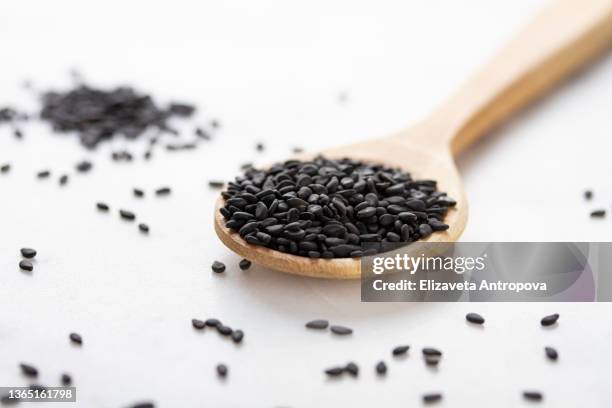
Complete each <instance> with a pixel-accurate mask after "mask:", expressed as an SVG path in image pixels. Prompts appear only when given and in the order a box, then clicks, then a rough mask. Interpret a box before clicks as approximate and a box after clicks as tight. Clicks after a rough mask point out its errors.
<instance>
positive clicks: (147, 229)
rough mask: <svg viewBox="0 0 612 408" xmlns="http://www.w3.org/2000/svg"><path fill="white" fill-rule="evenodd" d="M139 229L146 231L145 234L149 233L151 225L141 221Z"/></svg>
mask: <svg viewBox="0 0 612 408" xmlns="http://www.w3.org/2000/svg"><path fill="white" fill-rule="evenodd" d="M138 229H139V230H140V232H142V233H144V234H148V233H149V226H148V225H147V224H145V223H142V222H141V223H140V224H138Z"/></svg>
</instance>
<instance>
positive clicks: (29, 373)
mask: <svg viewBox="0 0 612 408" xmlns="http://www.w3.org/2000/svg"><path fill="white" fill-rule="evenodd" d="M19 367H20V368H21V372H22V373H23V375H25V376H26V377H32V378H36V377H38V369H37V368H36V367H34V366H33V365H30V364H26V363H21V364H19Z"/></svg>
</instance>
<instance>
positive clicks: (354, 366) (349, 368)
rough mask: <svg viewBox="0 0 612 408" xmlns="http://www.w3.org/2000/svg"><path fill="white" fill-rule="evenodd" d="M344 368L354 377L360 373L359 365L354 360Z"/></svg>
mask: <svg viewBox="0 0 612 408" xmlns="http://www.w3.org/2000/svg"><path fill="white" fill-rule="evenodd" d="M344 370H345V371H346V372H347V373H349V374H350V375H352V376H353V377H357V376H358V375H359V366H358V365H357V364H355V363H353V362H350V363H348V364H347V365H346V366H345V367H344Z"/></svg>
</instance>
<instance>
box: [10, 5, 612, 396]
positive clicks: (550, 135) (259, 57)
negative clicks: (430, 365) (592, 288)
mask: <svg viewBox="0 0 612 408" xmlns="http://www.w3.org/2000/svg"><path fill="white" fill-rule="evenodd" d="M540 4H541V3H540V2H538V1H513V2H502V1H495V2H492V1H484V0H483V1H480V0H471V1H466V2H453V1H412V2H408V1H389V0H386V1H377V2H366V1H340V0H337V1H323V0H321V1H318V0H317V1H309V2H293V1H281V0H278V1H277V0H266V1H258V2H253V1H222V2H219V1H194V2H186V1H173V2H163V3H162V2H126V1H105V2H99V3H98V4H94V3H93V2H83V1H65V0H62V1H59V0H57V1H40V2H34V1H23V0H19V1H11V0H4V1H2V3H0V39H1V40H0V43H1V46H0V72H1V73H2V75H0V105H1V104H3V103H17V104H18V105H19V106H20V107H22V108H24V109H26V108H34V107H35V106H36V104H35V103H34V100H33V98H32V95H30V94H29V93H27V92H26V91H24V90H23V89H22V87H21V82H22V81H23V80H25V79H31V80H32V81H33V83H34V86H35V87H38V88H41V89H47V88H48V87H54V86H59V87H61V86H65V85H67V84H69V76H68V70H69V69H70V68H77V69H79V70H81V71H82V72H83V74H84V75H85V77H86V78H87V79H89V80H90V81H91V82H93V83H94V84H97V85H103V86H107V85H108V86H111V85H116V84H120V83H130V84H134V85H136V86H137V87H139V88H141V89H143V90H146V91H151V92H153V93H154V94H155V96H156V97H158V98H159V99H160V100H162V101H168V100H170V99H171V98H175V99H180V100H188V101H193V102H194V103H197V105H198V106H199V107H200V108H201V110H200V115H199V118H202V121H203V123H206V122H205V121H206V120H208V118H210V117H218V118H219V119H220V120H221V122H222V130H221V131H220V132H219V133H218V135H217V136H216V138H215V139H214V141H212V142H210V143H207V144H203V145H202V146H201V148H200V149H198V150H196V151H193V152H184V153H174V154H167V153H166V152H164V151H159V152H158V154H157V155H156V156H155V157H154V160H152V161H151V162H150V163H145V162H143V161H142V160H138V161H137V162H135V163H132V164H124V165H117V164H114V163H111V161H110V158H109V152H110V150H111V149H110V146H103V147H102V148H101V149H99V150H98V151H97V152H95V153H88V152H86V151H84V150H83V149H81V147H80V146H79V145H78V143H77V141H76V139H75V138H72V137H62V136H56V135H53V136H52V135H50V132H49V131H48V127H46V126H45V125H40V124H35V125H32V126H28V127H27V128H25V129H24V131H25V133H26V136H25V139H24V140H23V141H21V142H18V141H15V140H14V138H13V137H12V136H11V132H10V129H8V128H0V163H4V162H11V163H12V164H13V171H12V172H11V173H10V174H8V175H2V176H0V231H1V232H2V233H1V234H0V385H6V386H21V385H27V381H26V379H25V378H23V377H22V376H21V374H20V372H19V370H18V366H17V365H18V363H19V362H21V361H25V362H30V363H32V364H34V365H36V366H37V367H38V368H39V370H40V372H41V376H40V378H39V381H38V382H39V383H42V384H45V385H57V384H58V383H59V376H60V374H61V373H62V372H64V371H66V372H69V373H71V374H72V375H73V377H74V380H75V385H76V386H77V388H78V400H79V403H78V404H77V405H78V406H80V407H101V408H105V407H124V406H128V405H129V404H131V403H134V402H137V401H141V400H153V401H155V402H156V404H157V405H156V406H158V407H177V406H181V407H200V406H217V407H226V406H227V407H232V406H241V407H244V406H252V407H272V406H291V407H313V406H349V405H350V406H354V407H366V406H368V407H371V406H385V407H386V406H389V407H405V406H415V405H419V404H421V402H420V398H421V394H422V393H424V392H427V391H441V392H443V393H444V398H445V400H444V402H443V403H442V404H441V405H442V406H493V405H494V406H503V407H510V406H523V405H528V404H526V403H525V402H524V401H523V400H522V398H521V392H522V391H523V390H524V389H531V388H533V389H538V390H541V391H543V392H544V393H545V401H544V402H543V403H542V404H541V405H542V406H550V407H552V406H555V407H559V406H567V407H570V406H577V405H578V404H580V405H582V406H589V407H596V406H606V405H607V406H609V404H610V402H611V401H612V390H611V389H610V386H609V379H608V376H607V374H606V373H607V372H608V371H609V370H608V369H609V367H610V364H611V363H612V354H611V353H610V344H611V340H612V330H611V326H610V324H609V316H610V312H611V311H612V308H611V307H610V306H609V305H607V304H361V303H360V302H359V283H358V282H330V281H319V280H312V279H301V278H296V277H293V276H286V275H284V274H280V273H275V272H272V271H268V270H264V269H262V268H258V267H253V268H251V270H249V271H247V272H242V271H240V270H239V269H238V268H237V263H238V261H239V258H238V257H237V256H235V255H233V254H232V253H230V252H229V251H228V250H227V249H225V248H224V247H223V246H222V245H221V244H220V242H219V241H218V240H217V239H216V237H215V235H214V233H213V229H212V204H213V201H214V199H215V197H216V194H217V193H216V192H214V191H211V190H210V189H209V188H208V187H207V184H206V183H207V181H208V180H209V179H218V178H227V177H228V176H229V175H233V174H236V173H237V172H238V169H239V165H240V164H241V163H243V162H245V161H255V163H269V162H270V161H272V160H275V159H282V158H284V157H286V156H287V155H288V154H289V152H290V149H291V148H292V147H293V146H304V147H306V148H308V149H310V150H316V149H317V148H320V147H326V146H331V145H336V144H342V143H346V142H349V141H354V140H358V139H367V138H371V137H376V136H384V135H386V134H388V133H390V132H392V131H394V130H397V129H400V128H402V127H403V126H405V125H407V124H409V123H411V122H415V121H416V120H418V119H419V118H421V117H423V116H424V115H425V114H426V113H427V112H430V111H431V110H432V109H433V108H434V107H436V106H437V105H438V104H440V103H441V102H442V101H443V100H444V98H445V97H447V96H448V95H449V94H450V93H452V92H453V91H454V90H455V89H456V88H457V87H458V86H459V85H460V84H461V83H462V82H463V81H464V79H465V78H466V77H468V76H469V75H470V73H472V72H474V70H475V69H477V68H478V67H479V66H481V65H482V64H483V62H484V61H486V60H487V59H488V58H489V57H491V56H492V55H493V53H494V51H495V50H496V49H497V48H499V46H501V45H502V44H503V42H504V41H505V40H507V39H508V38H510V37H511V36H512V33H514V32H515V31H516V30H517V29H518V28H519V27H520V26H521V24H522V23H524V22H525V21H527V19H528V18H529V16H531V15H532V14H533V12H534V11H535V10H537V9H538V7H539V6H540ZM340 92H346V93H347V94H348V101H347V103H346V104H339V103H338V93H340ZM611 96H612V58H610V57H607V58H605V59H603V60H602V61H601V62H600V63H599V64H597V65H596V66H594V67H593V68H592V69H590V70H588V71H586V72H585V73H584V74H582V75H580V76H579V77H578V78H576V80H574V81H573V82H571V83H570V84H567V85H566V86H564V87H562V88H561V89H560V90H559V91H557V92H555V93H554V94H553V95H551V96H550V97H548V98H546V99H545V100H543V101H542V102H540V103H538V104H537V105H536V106H534V107H533V108H531V109H529V110H528V111H526V112H524V113H523V114H521V115H519V116H518V117H517V118H515V119H514V120H513V121H512V122H511V123H509V124H507V125H506V126H504V127H503V128H501V129H498V130H497V131H496V132H494V133H493V134H491V135H489V137H488V138H487V139H486V140H484V141H483V142H482V143H479V144H478V145H477V146H475V148H474V149H472V150H471V151H469V152H468V153H467V154H466V155H464V156H463V157H462V158H461V159H460V161H459V166H460V170H461V172H462V174H463V176H464V178H465V187H466V191H467V194H468V197H469V202H470V220H469V223H468V227H467V230H466V231H465V234H464V236H463V239H464V240H466V241H468V240H474V241H490V240H508V241H511V240H521V241H529V240H533V241H539V240H553V241H555V240H559V241H562V240H571V241H580V240H591V241H597V240H604V241H608V240H610V238H612V224H611V222H612V221H610V220H591V219H589V217H588V212H589V211H590V210H591V209H592V208H594V207H599V206H601V207H603V208H609V207H610V202H612V187H611V186H610V174H611V167H612V162H611V161H610V159H609V155H610V153H609V152H610V147H611V145H612V143H611V142H610V140H611V136H612V115H610V97H611ZM187 130H188V131H190V127H189V128H187ZM257 141H262V142H264V143H265V144H266V146H267V150H266V152H265V153H263V154H259V153H256V152H255V149H254V144H255V143H256V142H257ZM115 146H123V143H122V142H118V143H117V144H116V145H115ZM129 148H130V149H131V150H133V151H134V152H137V153H138V154H139V155H140V153H141V152H142V151H143V145H141V144H139V143H136V144H130V145H129ZM82 158H89V159H90V160H92V161H94V162H95V168H94V170H93V171H92V173H91V174H89V175H81V176H74V177H73V178H72V179H71V181H70V184H69V185H68V186H66V187H65V188H63V189H60V188H59V187H58V186H57V179H56V178H57V176H58V175H59V174H60V173H61V172H64V171H72V167H73V165H74V163H76V162H77V161H78V160H80V159H82ZM44 168H49V169H51V170H52V171H53V173H54V178H53V179H52V180H47V181H39V180H36V178H35V173H36V172H37V171H39V170H42V169H44ZM162 185H170V186H172V188H173V193H172V195H171V196H170V197H167V198H164V199H160V198H155V197H152V196H151V195H149V196H147V197H146V198H144V199H142V200H137V199H135V198H133V197H132V195H131V188H132V187H135V186H138V187H142V188H145V189H146V190H147V192H150V191H151V190H152V189H154V188H156V187H159V186H162ZM586 187H592V188H594V189H595V192H596V198H595V200H594V201H593V203H591V204H588V203H585V202H584V200H583V199H582V191H583V190H584V189H585V188H586ZM98 200H105V201H107V202H108V203H109V204H110V205H111V206H112V208H113V210H114V211H113V212H112V213H111V214H107V215H104V214H100V213H98V212H96V211H95V209H94V203H95V202H96V201H98ZM119 207H124V208H130V209H133V210H135V211H136V212H137V214H138V216H139V218H141V219H142V220H143V221H146V222H148V223H149V224H150V226H151V229H152V232H151V234H150V236H149V237H143V236H141V235H140V234H139V233H138V231H137V229H136V226H135V225H133V224H129V223H126V222H122V221H121V220H119V219H118V216H117V214H116V212H115V211H116V209H117V208H119ZM22 246H31V247H34V248H36V249H38V251H39V256H38V257H37V260H36V262H35V270H34V272H33V273H31V274H28V273H23V272H20V271H19V269H18V267H17V264H18V262H19V260H20V256H19V248H20V247H22ZM215 259H218V260H221V261H223V262H226V263H227V265H228V270H227V272H226V273H225V274H224V275H213V274H212V273H211V270H210V264H211V263H212V261H213V260H215ZM468 311H478V312H480V313H481V314H483V315H484V316H485V317H486V319H487V322H486V325H485V327H484V328H482V329H478V328H474V327H470V326H468V325H467V324H466V322H465V321H464V314H465V313H466V312H468ZM552 312H559V313H561V319H560V324H559V325H558V327H556V328H554V329H552V330H543V329H542V328H541V327H540V325H539V319H540V318H541V317H542V316H543V315H545V314H548V313H552ZM193 317H199V318H207V317H218V318H220V319H222V320H223V321H224V322H226V323H227V324H229V325H231V326H232V327H235V328H242V329H243V330H244V331H245V333H246V336H245V340H244V343H243V344H242V345H241V346H239V347H236V346H235V345H234V344H233V343H231V342H230V341H228V340H226V339H221V338H220V337H219V336H218V335H217V334H216V333H212V332H207V333H200V332H194V330H193V329H192V328H191V323H190V320H191V319H192V318H193ZM319 317H321V318H327V319H329V320H331V321H332V322H333V323H338V324H345V325H348V326H351V327H353V328H354V329H355V333H354V335H353V336H352V337H351V338H335V337H332V336H331V335H330V333H329V332H327V333H318V332H316V333H312V332H308V331H306V329H304V327H303V325H304V323H305V322H306V321H308V320H310V319H313V318H319ZM71 331H76V332H79V333H81V334H82V335H83V338H84V346H83V347H82V348H76V347H73V346H72V345H71V344H70V343H69V341H68V333H69V332H71ZM402 343H407V344H410V345H411V346H412V351H411V354H410V356H409V357H408V358H407V359H403V360H394V359H392V358H391V357H390V350H391V348H392V347H393V346H395V345H398V344H402ZM545 345H553V346H556V347H557V348H558V349H559V351H560V354H561V357H560V360H559V361H558V362H557V363H550V362H549V361H546V359H545V357H544V353H543V347H544V346H545ZM423 346H434V347H439V348H441V349H442V350H443V351H444V358H443V360H442V362H441V364H440V367H439V370H438V371H437V372H436V371H432V370H429V369H427V368H426V367H425V365H424V363H423V361H422V358H421V356H420V348H421V347H423ZM381 359H384V360H386V361H387V363H388V366H389V375H388V376H387V378H385V379H379V378H376V377H375V375H374V369H373V366H374V364H375V363H376V362H377V361H379V360H381ZM351 360H354V361H356V362H357V363H359V365H360V367H361V369H362V373H361V375H360V377H359V378H358V379H352V378H344V379H342V380H340V381H329V380H327V379H326V378H325V376H324V374H323V369H325V368H327V367H329V366H333V365H336V364H344V363H346V362H347V361H351ZM218 362H225V363H227V364H228V365H229V367H230V374H229V378H228V380H227V381H225V382H220V381H218V379H217V378H216V374H215V371H214V367H215V365H216V364H217V363H218ZM29 406H30V405H29ZM31 406H36V405H34V404H31ZM58 406H59V405H58Z"/></svg>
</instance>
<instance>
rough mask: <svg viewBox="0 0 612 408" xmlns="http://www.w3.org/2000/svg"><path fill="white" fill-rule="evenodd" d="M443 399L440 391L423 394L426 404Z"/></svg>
mask: <svg viewBox="0 0 612 408" xmlns="http://www.w3.org/2000/svg"><path fill="white" fill-rule="evenodd" d="M441 399H442V394H440V393H430V394H425V395H423V402H424V403H426V404H430V403H432V402H438V401H440V400H441Z"/></svg>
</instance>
